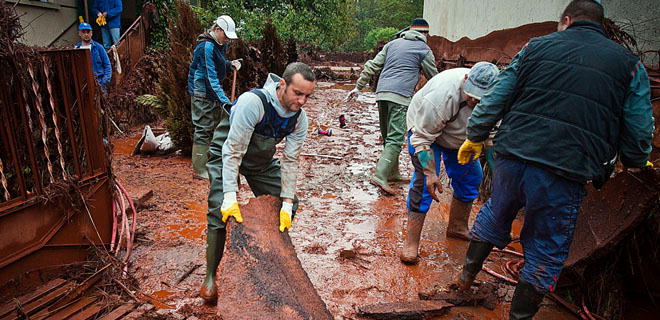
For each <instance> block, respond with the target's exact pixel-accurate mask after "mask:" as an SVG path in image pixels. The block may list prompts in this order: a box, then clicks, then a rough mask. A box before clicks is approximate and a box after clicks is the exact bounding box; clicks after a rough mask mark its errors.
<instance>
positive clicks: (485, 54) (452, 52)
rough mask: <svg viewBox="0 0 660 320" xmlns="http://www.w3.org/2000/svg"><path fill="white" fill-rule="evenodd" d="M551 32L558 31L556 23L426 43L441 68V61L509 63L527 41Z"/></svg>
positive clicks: (528, 25) (525, 26) (438, 39)
mask: <svg viewBox="0 0 660 320" xmlns="http://www.w3.org/2000/svg"><path fill="white" fill-rule="evenodd" d="M554 31H557V22H551V21H547V22H539V23H531V24H526V25H524V26H520V27H517V28H511V29H504V30H497V31H493V32H491V33H489V34H487V35H485V36H483V37H480V38H477V39H474V40H471V39H469V38H461V39H459V40H458V41H456V42H452V41H449V40H447V39H446V38H444V37H438V36H431V37H429V40H428V43H429V46H430V47H431V49H432V50H433V53H434V55H435V59H436V62H438V65H440V66H442V65H444V62H443V61H442V60H443V59H444V60H454V61H455V60H467V61H472V62H477V61H489V62H493V63H498V62H499V63H509V62H511V59H512V58H513V57H514V56H515V55H516V53H518V51H520V49H522V47H523V46H524V45H525V44H526V43H527V42H528V41H529V39H530V38H533V37H538V36H542V35H546V34H549V33H552V32H554Z"/></svg>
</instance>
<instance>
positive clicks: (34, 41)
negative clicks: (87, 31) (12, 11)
mask: <svg viewBox="0 0 660 320" xmlns="http://www.w3.org/2000/svg"><path fill="white" fill-rule="evenodd" d="M17 1H18V0H10V2H12V3H8V4H9V5H14V3H15V2H17ZM16 12H17V13H18V14H19V15H20V22H21V25H22V26H23V28H24V30H23V31H24V32H25V33H24V34H23V37H22V38H20V39H19V41H20V42H22V43H24V44H26V45H29V46H39V47H43V46H48V45H50V44H51V43H53V44H54V45H58V46H68V45H72V44H73V43H75V42H77V41H79V40H80V39H79V37H78V31H77V25H78V24H77V21H78V18H77V17H78V15H77V8H76V1H75V0H48V1H47V2H40V1H33V0H27V1H26V0H22V1H20V2H19V4H18V5H17V6H16Z"/></svg>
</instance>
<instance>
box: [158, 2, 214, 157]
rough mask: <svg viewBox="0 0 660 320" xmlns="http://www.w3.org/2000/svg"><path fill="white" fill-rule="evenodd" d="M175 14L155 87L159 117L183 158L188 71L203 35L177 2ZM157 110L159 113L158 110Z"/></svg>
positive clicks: (188, 139)
mask: <svg viewBox="0 0 660 320" xmlns="http://www.w3.org/2000/svg"><path fill="white" fill-rule="evenodd" d="M175 5H176V14H174V15H172V16H171V18H170V19H169V21H168V25H169V28H168V32H167V36H168V37H167V39H168V44H169V46H168V48H167V51H166V53H165V59H164V63H163V69H162V75H161V77H160V81H159V83H158V86H159V88H160V92H161V93H160V94H159V95H158V99H157V100H158V102H159V103H161V104H162V105H163V108H161V109H160V110H163V113H164V114H162V116H164V117H165V119H166V120H165V127H166V128H167V131H169V133H170V136H171V137H172V141H173V142H174V145H175V146H176V148H177V149H181V150H182V151H183V152H184V153H185V154H190V152H191V150H192V137H193V125H192V119H191V117H190V96H189V95H188V67H189V66H190V59H191V57H192V53H193V50H194V49H195V45H196V39H197V36H198V35H199V34H200V33H202V32H203V31H204V28H202V25H201V24H200V22H199V20H197V18H196V17H195V15H194V13H193V11H192V9H191V8H190V6H189V5H188V4H187V3H185V2H183V1H181V0H177V1H176V2H175ZM157 110H158V109H157Z"/></svg>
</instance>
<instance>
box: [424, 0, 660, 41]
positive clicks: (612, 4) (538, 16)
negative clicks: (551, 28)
mask: <svg viewBox="0 0 660 320" xmlns="http://www.w3.org/2000/svg"><path fill="white" fill-rule="evenodd" d="M569 2H570V0H425V1H424V18H425V19H426V20H427V21H428V22H429V25H430V27H431V32H430V33H431V34H432V35H439V36H443V37H445V38H447V39H449V40H452V41H456V40H458V39H460V38H462V37H468V38H470V39H475V38H479V37H482V36H485V35H487V34H488V33H490V32H492V31H495V30H500V29H507V28H515V27H518V26H521V25H525V24H528V23H534V22H544V21H558V20H559V16H560V15H561V12H562V11H563V10H564V8H565V7H566V5H568V3H569ZM602 3H603V7H604V8H605V16H606V17H607V18H610V19H612V20H614V21H615V22H616V23H617V25H619V26H621V27H622V28H623V29H624V31H626V32H628V33H630V34H633V35H634V36H635V37H636V38H637V40H638V42H639V45H640V47H641V49H642V50H658V49H660V0H603V1H602Z"/></svg>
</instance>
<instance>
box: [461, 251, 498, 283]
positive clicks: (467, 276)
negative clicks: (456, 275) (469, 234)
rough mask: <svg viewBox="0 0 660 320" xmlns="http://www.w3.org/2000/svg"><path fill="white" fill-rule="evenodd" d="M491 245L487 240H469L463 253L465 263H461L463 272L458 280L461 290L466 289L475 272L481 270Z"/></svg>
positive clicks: (471, 281) (475, 274)
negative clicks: (468, 244)
mask: <svg viewBox="0 0 660 320" xmlns="http://www.w3.org/2000/svg"><path fill="white" fill-rule="evenodd" d="M493 247H494V246H493V245H492V244H491V243H488V242H481V241H474V240H471V241H470V246H469V247H468V250H467V253H466V254H465V264H464V265H463V272H461V277H460V279H459V280H458V286H459V288H460V289H461V290H468V289H470V286H471V285H472V283H473V282H474V279H475V278H476V277H477V273H479V271H481V267H482V266H483V265H484V261H486V258H487V257H488V255H489V254H490V251H491V250H493Z"/></svg>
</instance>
